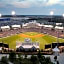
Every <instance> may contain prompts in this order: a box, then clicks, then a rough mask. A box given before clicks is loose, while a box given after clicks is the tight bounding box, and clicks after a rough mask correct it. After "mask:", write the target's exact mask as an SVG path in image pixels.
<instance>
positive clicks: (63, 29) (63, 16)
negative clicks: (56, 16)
mask: <svg viewBox="0 0 64 64" xmlns="http://www.w3.org/2000/svg"><path fill="white" fill-rule="evenodd" d="M62 16H63V19H64V13H63V14H62ZM63 33H64V22H63Z"/></svg>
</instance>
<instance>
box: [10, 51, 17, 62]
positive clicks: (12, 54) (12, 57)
mask: <svg viewBox="0 0 64 64" xmlns="http://www.w3.org/2000/svg"><path fill="white" fill-rule="evenodd" d="M9 60H10V62H14V61H15V60H16V53H15V52H11V53H10V54H9Z"/></svg>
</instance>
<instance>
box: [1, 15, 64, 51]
mask: <svg viewBox="0 0 64 64" xmlns="http://www.w3.org/2000/svg"><path fill="white" fill-rule="evenodd" d="M60 18H61V17H60ZM51 19H52V21H51ZM57 20H58V17H57ZM63 20H64V19H62V20H61V21H63ZM54 21H55V22H54ZM63 24H64V23H63V22H61V23H60V21H58V22H56V20H55V16H54V17H53V18H51V17H50V16H47V17H46V16H41V17H39V16H38V17H36V16H26V17H24V16H14V17H12V16H3V17H1V18H0V42H1V43H4V44H7V45H8V46H9V49H12V50H13V49H14V50H16V47H17V44H16V42H18V43H19V42H20V43H23V42H24V40H25V39H26V38H28V39H30V40H31V41H32V42H33V43H35V42H38V43H39V49H40V50H51V48H54V47H55V46H57V45H58V46H59V48H60V49H61V50H62V49H63V48H64V47H63V46H64V39H63V38H64V30H63V29H64V27H63ZM20 46H21V45H20ZM27 48H28V45H27Z"/></svg>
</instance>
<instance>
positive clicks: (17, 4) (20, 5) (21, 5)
mask: <svg viewBox="0 0 64 64" xmlns="http://www.w3.org/2000/svg"><path fill="white" fill-rule="evenodd" d="M12 5H13V6H14V7H17V8H29V7H30V5H31V4H30V3H29V2H26V1H25V2H14V3H12Z"/></svg>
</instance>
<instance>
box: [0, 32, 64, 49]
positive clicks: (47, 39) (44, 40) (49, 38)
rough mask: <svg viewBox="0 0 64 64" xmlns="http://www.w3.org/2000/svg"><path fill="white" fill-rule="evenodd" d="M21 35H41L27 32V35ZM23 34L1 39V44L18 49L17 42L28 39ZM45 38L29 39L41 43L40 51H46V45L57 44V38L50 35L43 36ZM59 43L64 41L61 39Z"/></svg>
mask: <svg viewBox="0 0 64 64" xmlns="http://www.w3.org/2000/svg"><path fill="white" fill-rule="evenodd" d="M21 34H25V35H29V36H37V35H38V34H41V33H37V32H26V33H21ZM21 34H17V35H12V36H9V37H5V38H0V42H2V41H3V42H4V43H8V44H9V47H10V48H14V49H15V48H16V41H21V42H23V41H24V39H25V38H27V37H23V36H20V35H21ZM41 35H44V36H41V37H36V38H35V37H29V38H30V39H31V40H32V41H33V42H36V41H37V42H39V43H40V49H44V46H45V44H51V43H52V42H56V41H57V38H55V37H53V36H50V35H46V34H41ZM59 42H64V39H59Z"/></svg>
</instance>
